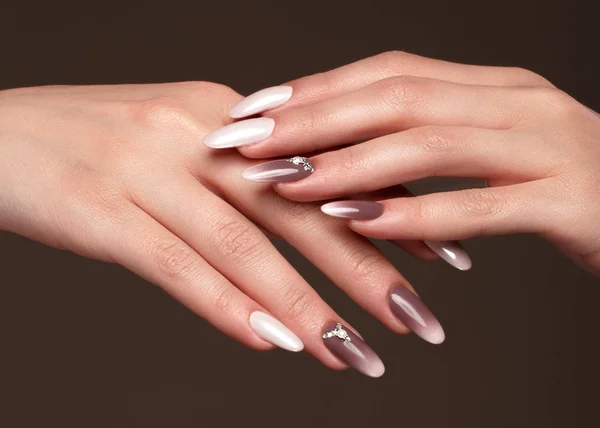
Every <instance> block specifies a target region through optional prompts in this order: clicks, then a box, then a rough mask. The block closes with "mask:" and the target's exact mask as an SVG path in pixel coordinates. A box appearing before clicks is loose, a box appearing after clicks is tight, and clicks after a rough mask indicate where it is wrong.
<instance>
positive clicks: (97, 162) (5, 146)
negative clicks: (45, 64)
mask: <svg viewBox="0 0 600 428" xmlns="http://www.w3.org/2000/svg"><path fill="white" fill-rule="evenodd" d="M240 98H241V97H240V96H239V95H238V94H236V93H235V92H234V91H232V90H230V89H228V88H226V87H223V86H220V85H215V84H211V83H191V82H190V83H176V84H162V85H121V86H93V87H90V86H84V87H44V88H28V89H17V90H8V91H3V92H0V160H1V161H0V183H2V185H1V186H0V229H4V230H8V231H12V232H15V233H19V234H21V235H24V236H27V237H29V238H31V239H35V240H38V241H41V242H44V243H46V244H48V245H51V246H53V247H56V248H63V249H68V250H71V251H74V252H76V253H79V254H81V255H84V256H86V257H91V258H95V259H99V260H104V261H107V262H116V263H120V264H122V265H123V266H125V267H127V268H128V269H130V270H132V271H134V272H136V273H138V274H139V275H141V276H142V277H144V278H146V279H148V280H149V281H151V282H153V283H155V284H158V285H159V286H161V287H162V288H163V289H165V290H166V291H167V292H168V293H170V294H171V295H173V296H174V297H175V298H177V299H178V300H180V301H181V302H182V303H184V304H185V305H186V306H188V307H189V308H190V309H191V310H193V311H194V312H196V313H197V314H198V315H200V316H202V317H204V318H205V319H207V320H208V321H209V322H211V323H212V324H213V325H215V326H216V327H217V328H219V329H220V330H222V331H224V332H225V333H227V334H229V335H231V336H232V337H234V338H235V339H237V340H239V341H240V342H242V343H244V344H245V345H247V346H250V347H252V348H255V349H270V348H272V346H271V344H270V343H269V342H271V343H274V344H276V345H278V346H280V347H283V348H285V349H288V350H292V351H299V350H301V349H302V348H303V346H304V347H305V349H306V350H307V351H308V352H310V353H311V354H313V355H315V356H316V357H317V358H318V359H319V360H320V361H322V362H323V363H324V364H325V365H327V366H329V367H332V368H336V369H341V368H344V367H346V364H345V363H347V364H349V365H351V366H353V367H355V368H357V369H358V370H360V371H361V372H363V373H365V374H367V375H369V376H380V375H381V374H383V370H384V368H383V364H382V363H381V360H380V359H379V358H378V357H377V355H376V354H375V353H374V352H373V351H372V350H371V349H370V348H369V347H368V346H367V345H366V344H365V343H364V342H363V341H362V339H361V338H360V337H359V336H357V335H356V334H354V333H353V332H352V331H350V330H349V328H348V327H346V328H345V330H344V331H347V332H348V335H349V337H350V338H351V339H350V340H349V341H348V340H343V338H340V336H341V335H342V333H338V332H336V334H337V336H333V337H326V338H323V337H322V335H323V334H324V333H325V332H328V331H335V325H336V323H337V322H340V323H344V322H343V321H342V319H341V317H340V316H339V315H337V314H336V313H335V312H334V311H333V310H332V309H331V308H330V307H329V306H328V305H327V304H326V303H325V302H324V301H323V300H322V299H321V298H320V297H319V296H318V294H317V293H316V292H315V291H314V290H313V289H312V288H311V287H310V286H309V285H308V284H307V283H306V281H305V280H304V279H303V278H302V277H301V276H300V275H299V274H298V273H297V272H296V271H295V270H294V269H293V268H292V267H291V266H290V264H289V263H288V262H287V261H286V260H285V259H284V258H283V257H282V256H281V255H280V254H279V253H278V252H277V251H276V249H275V248H274V247H273V246H272V244H271V243H270V241H269V240H268V239H267V237H266V236H265V235H264V234H263V232H262V231H261V230H260V229H259V227H258V226H260V227H262V228H263V229H265V230H267V231H268V232H270V233H273V234H275V235H277V236H280V237H282V238H283V239H285V240H287V241H288V242H289V243H290V244H291V245H293V246H294V247H296V248H297V249H298V250H299V251H300V252H301V253H303V254H304V255H305V256H306V257H307V258H308V259H309V260H310V261H312V262H313V263H314V264H315V265H316V266H317V267H318V268H320V269H321V270H322V271H323V272H324V273H325V274H326V275H328V276H329V277H330V278H331V279H332V281H334V282H335V283H336V284H337V285H339V286H340V287H341V288H342V289H344V290H345V291H346V292H347V293H348V294H349V295H350V296H351V297H353V298H354V299H355V300H357V301H358V302H359V303H360V304H361V305H363V307H365V308H366V309H367V310H369V311H370V312H371V313H373V314H374V315H375V316H377V317H378V318H379V319H380V320H381V321H382V322H383V323H384V324H386V325H387V326H388V327H389V328H391V329H392V330H394V331H396V332H399V333H406V332H407V331H408V329H407V327H406V326H405V325H404V324H403V323H402V322H401V321H400V320H399V319H398V318H397V317H396V316H395V315H394V314H397V313H400V319H402V316H405V317H406V315H403V314H404V312H403V311H402V310H401V309H400V308H399V306H398V304H397V303H395V302H398V299H399V298H401V299H404V300H405V301H406V302H409V303H410V304H412V305H413V306H414V307H415V308H417V309H416V310H417V311H418V312H417V313H418V314H420V315H419V316H420V317H421V319H425V320H427V325H426V326H422V325H417V326H416V327H414V329H415V331H416V332H417V333H419V334H420V335H421V336H423V337H425V338H426V339H427V340H429V341H432V342H436V343H439V342H440V341H441V340H443V330H442V329H441V327H440V326H439V323H437V321H435V319H434V318H433V317H432V316H431V314H430V313H429V312H428V311H427V309H426V308H425V307H424V306H422V303H421V302H420V301H419V300H418V299H417V298H416V297H415V295H414V294H413V293H412V292H410V291H409V287H410V286H409V285H408V283H407V282H406V280H405V279H404V278H403V277H402V276H401V275H400V274H399V273H398V272H397V271H396V269H394V267H393V266H392V265H391V264H390V263H389V262H388V261H387V260H386V259H385V258H384V257H383V256H382V255H381V254H380V253H379V252H378V251H377V249H375V247H373V246H372V245H371V244H370V243H369V242H368V241H367V240H366V239H364V238H362V237H359V236H358V235H356V234H354V233H353V232H351V231H350V230H348V229H347V228H346V227H344V225H340V224H339V222H336V221H335V220H334V219H331V218H326V217H324V216H322V215H321V213H320V211H319V207H318V205H315V204H307V205H305V204H298V203H295V202H291V201H288V200H286V199H284V198H282V197H280V196H279V195H277V194H276V193H274V192H272V190H271V189H270V188H269V187H268V186H267V185H257V184H255V183H249V182H248V181H245V180H243V178H242V177H241V175H240V171H242V170H243V169H244V168H246V167H248V166H250V165H251V164H252V163H251V162H250V161H248V160H247V159H245V158H244V157H242V156H241V155H240V154H239V153H238V152H237V151H235V150H230V151H221V152H218V153H217V152H215V151H213V150H210V149H207V148H206V147H205V146H204V145H203V144H202V143H201V141H202V138H203V137H204V136H205V135H206V134H207V133H208V132H210V131H211V130H214V129H216V128H219V127H221V126H223V125H226V124H227V123H229V122H230V119H229V118H228V116H227V110H228V108H229V106H230V105H232V104H234V103H236V102H237V101H239V99H240ZM242 212H243V214H242ZM253 222H254V223H255V224H257V225H258V226H256V225H255V224H254V223H253ZM393 296H399V297H395V299H396V300H395V302H394V301H392V300H391V299H392V297H393ZM403 296H405V297H403ZM388 298H389V299H390V305H389V306H388V305H387V304H386V302H388ZM411 302H412V303H411ZM406 320H407V321H406V322H405V324H408V325H410V322H411V318H410V317H409V318H406ZM337 331H339V329H338V330H337ZM340 360H343V362H342V361H340Z"/></svg>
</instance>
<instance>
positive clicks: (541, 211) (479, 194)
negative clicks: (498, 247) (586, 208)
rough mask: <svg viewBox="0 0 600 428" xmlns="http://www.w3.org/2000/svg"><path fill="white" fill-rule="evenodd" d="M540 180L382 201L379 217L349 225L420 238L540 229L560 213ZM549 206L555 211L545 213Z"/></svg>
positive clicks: (380, 235) (382, 235)
mask: <svg viewBox="0 0 600 428" xmlns="http://www.w3.org/2000/svg"><path fill="white" fill-rule="evenodd" d="M540 183H541V182H530V183H524V184H517V185H512V186H505V187H495V188H483V189H467V190H459V191H453V192H444V193H434V194H429V195H423V196H416V197H414V198H398V199H391V200H387V201H381V204H382V205H383V214H382V215H381V216H380V217H378V218H376V219H374V220H367V221H356V220H353V221H351V222H350V223H349V226H350V228H351V229H352V230H354V231H356V232H357V233H360V234H361V235H364V236H368V237H371V238H377V239H420V240H424V241H445V240H458V239H465V238H471V237H474V236H479V235H497V234H508V233H520V232H527V233H545V232H546V231H548V230H551V229H552V227H553V223H554V222H555V219H556V218H559V215H560V212H558V210H560V208H558V207H556V205H557V204H555V203H554V202H553V200H552V195H549V194H547V192H546V191H544V190H543V189H544V187H543V186H542V185H540ZM553 209H555V210H557V212H556V213H549V211H551V210H553ZM554 214H556V215H554Z"/></svg>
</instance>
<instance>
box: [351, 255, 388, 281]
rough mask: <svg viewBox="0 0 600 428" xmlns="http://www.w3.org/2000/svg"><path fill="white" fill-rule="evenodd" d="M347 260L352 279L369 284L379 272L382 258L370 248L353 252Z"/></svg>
mask: <svg viewBox="0 0 600 428" xmlns="http://www.w3.org/2000/svg"><path fill="white" fill-rule="evenodd" d="M347 258H348V266H349V269H350V272H351V274H352V277H353V278H354V279H355V280H357V281H359V282H369V279H370V278H373V277H374V276H376V275H377V273H378V272H380V271H381V262H382V257H381V256H380V255H379V254H378V253H377V252H376V251H373V249H372V248H370V247H363V248H360V249H357V250H353V251H351V252H350V253H349V254H348V255H347Z"/></svg>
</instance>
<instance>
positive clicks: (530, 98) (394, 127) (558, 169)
mask: <svg viewBox="0 0 600 428" xmlns="http://www.w3.org/2000/svg"><path fill="white" fill-rule="evenodd" d="M287 85H289V86H291V87H292V88H293V96H292V97H291V99H290V100H289V101H288V102H287V103H285V104H283V105H282V106H281V107H279V108H277V109H274V110H272V111H269V112H266V113H264V116H267V117H270V118H272V119H274V121H275V128H274V132H273V133H272V134H271V136H270V137H269V138H267V139H266V140H264V141H262V142H259V143H256V144H253V145H249V146H243V147H239V150H240V151H241V152H242V153H243V154H244V155H245V156H247V157H249V158H254V159H258V158H268V157H274V156H282V155H288V154H295V155H298V154H301V153H311V152H319V153H320V154H317V155H315V156H312V157H311V161H312V163H313V164H314V166H315V170H316V171H315V172H314V173H313V174H311V175H310V176H309V177H307V178H305V179H303V180H300V181H297V182H293V183H279V184H277V185H275V189H276V190H277V191H278V192H279V193H280V194H281V195H283V196H285V197H286V198H289V199H291V200H295V201H321V200H326V199H332V198H348V197H349V196H351V195H356V194H358V193H361V194H363V195H364V194H369V193H370V192H373V191H378V197H379V198H380V199H379V202H380V203H381V204H383V206H384V213H383V215H382V216H380V217H379V218H377V219H374V220H367V221H363V220H361V221H358V220H353V221H350V222H349V226H350V228H351V229H352V230H354V231H355V232H357V233H359V234H361V235H363V236H367V237H371V238H378V239H401V240H428V241H435V240H440V241H441V240H458V239H465V238H470V237H474V236H478V235H498V234H507V233H522V232H528V233H537V234H540V235H542V236H543V237H545V238H547V239H549V240H550V241H551V242H553V243H554V244H556V245H557V246H558V247H559V248H561V249H562V250H563V251H564V252H566V253H567V254H568V255H569V256H570V257H571V258H572V259H573V260H575V261H576V262H577V263H579V264H580V265H581V266H584V267H585V268H587V269H589V270H591V271H593V272H595V273H596V274H598V273H600V116H599V115H598V114H597V113H595V112H594V111H592V110H590V109H589V108H587V107H585V106H583V105H582V104H580V103H579V102H577V101H576V100H574V99H573V98H572V97H570V96H569V95H567V94H566V93H564V92H562V91H560V90H559V89H557V88H555V87H554V86H553V85H552V84H551V83H550V82H548V81H547V80H546V79H545V78H543V77H541V76H539V75H537V74H535V73H533V72H531V71H528V70H524V69H520V68H504V67H484V66H472V65H463V64H453V63H449V62H444V61H439V60H433V59H428V58H423V57H419V56H416V55H411V54H407V53H403V52H388V53H385V54H381V55H378V56H375V57H371V58H367V59H365V60H362V61H358V62H356V63H353V64H349V65H346V66H344V67H341V68H338V69H335V70H332V71H329V72H326V73H320V74H316V75H313V76H308V77H304V78H301V79H298V80H296V81H293V82H290V83H288V84H287ZM354 143H362V144H354ZM348 144H350V146H348V147H342V148H340V149H337V150H335V151H334V150H331V149H333V148H335V147H336V146H344V145H348ZM431 176H447V177H448V176H452V177H476V178H482V179H484V180H486V181H487V183H488V187H487V188H474V189H465V190H458V191H452V192H443V193H434V194H430V195H422V196H416V197H394V195H393V193H398V186H399V185H401V184H402V183H406V182H409V181H413V180H418V179H421V178H425V177H431ZM387 188H392V189H394V190H393V191H391V194H390V196H389V197H387V198H386V197H385V193H386V191H387V190H386V189H387ZM400 193H401V192H400ZM354 197H355V196H354ZM361 198H364V197H361ZM364 199H376V200H377V199H378V198H373V197H371V198H364Z"/></svg>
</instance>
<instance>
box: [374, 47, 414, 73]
mask: <svg viewBox="0 0 600 428" xmlns="http://www.w3.org/2000/svg"><path fill="white" fill-rule="evenodd" d="M412 56H413V55H411V54H409V53H407V52H404V51H399V50H392V51H387V52H383V53H380V54H379V55H375V56H374V57H373V59H374V61H375V62H376V63H377V64H378V66H379V68H380V69H381V70H382V72H383V74H384V75H393V74H396V73H397V72H398V71H399V70H401V69H403V68H404V67H405V65H406V63H407V62H408V61H409V60H410V58H411V57H412Z"/></svg>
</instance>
